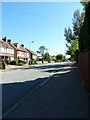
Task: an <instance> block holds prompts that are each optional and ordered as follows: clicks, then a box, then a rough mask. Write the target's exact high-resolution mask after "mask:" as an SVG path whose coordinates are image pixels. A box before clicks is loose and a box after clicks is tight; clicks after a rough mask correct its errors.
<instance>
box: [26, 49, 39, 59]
mask: <svg viewBox="0 0 90 120" xmlns="http://www.w3.org/2000/svg"><path fill="white" fill-rule="evenodd" d="M25 49H26V50H27V51H28V52H29V57H30V59H34V60H36V59H37V54H36V53H35V52H34V51H32V50H29V49H27V48H25Z"/></svg>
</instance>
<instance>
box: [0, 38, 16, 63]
mask: <svg viewBox="0 0 90 120" xmlns="http://www.w3.org/2000/svg"><path fill="white" fill-rule="evenodd" d="M3 60H4V61H7V60H14V49H13V47H12V46H10V45H9V44H8V43H7V41H6V37H5V38H3V39H2V40H0V61H3Z"/></svg>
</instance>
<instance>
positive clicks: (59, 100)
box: [3, 67, 88, 119]
mask: <svg viewBox="0 0 90 120" xmlns="http://www.w3.org/2000/svg"><path fill="white" fill-rule="evenodd" d="M3 118H8V119H10V118H16V119H18V118H88V95H87V93H86V90H85V89H84V87H83V85H82V82H81V81H80V78H79V73H78V71H77V69H76V68H74V67H71V68H70V67H67V68H66V69H63V70H61V71H58V72H56V73H55V74H54V75H53V76H52V77H51V78H50V79H49V80H48V81H47V82H45V83H44V84H42V85H40V86H39V87H37V88H36V89H34V90H33V91H32V92H30V93H28V94H27V96H26V97H24V99H22V100H21V101H20V102H19V103H18V105H16V107H14V109H12V111H10V112H9V113H8V114H7V115H6V116H3Z"/></svg>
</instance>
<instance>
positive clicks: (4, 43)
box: [0, 40, 13, 49]
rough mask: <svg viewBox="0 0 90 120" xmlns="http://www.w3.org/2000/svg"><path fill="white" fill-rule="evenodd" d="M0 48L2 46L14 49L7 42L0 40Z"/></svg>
mask: <svg viewBox="0 0 90 120" xmlns="http://www.w3.org/2000/svg"><path fill="white" fill-rule="evenodd" d="M0 46H2V47H4V48H10V49H13V47H12V46H10V45H9V44H8V43H7V42H4V41H3V40H0Z"/></svg>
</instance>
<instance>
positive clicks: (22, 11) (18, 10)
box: [2, 5, 60, 21]
mask: <svg viewBox="0 0 90 120" xmlns="http://www.w3.org/2000/svg"><path fill="white" fill-rule="evenodd" d="M2 8H3V9H4V8H6V9H11V10H13V11H16V12H21V13H23V14H31V15H34V16H38V17H44V18H47V19H52V20H59V19H57V18H54V17H49V16H44V15H40V14H36V13H33V12H29V11H24V10H20V9H16V8H13V7H8V6H3V5H2ZM59 21H60V20H59Z"/></svg>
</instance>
